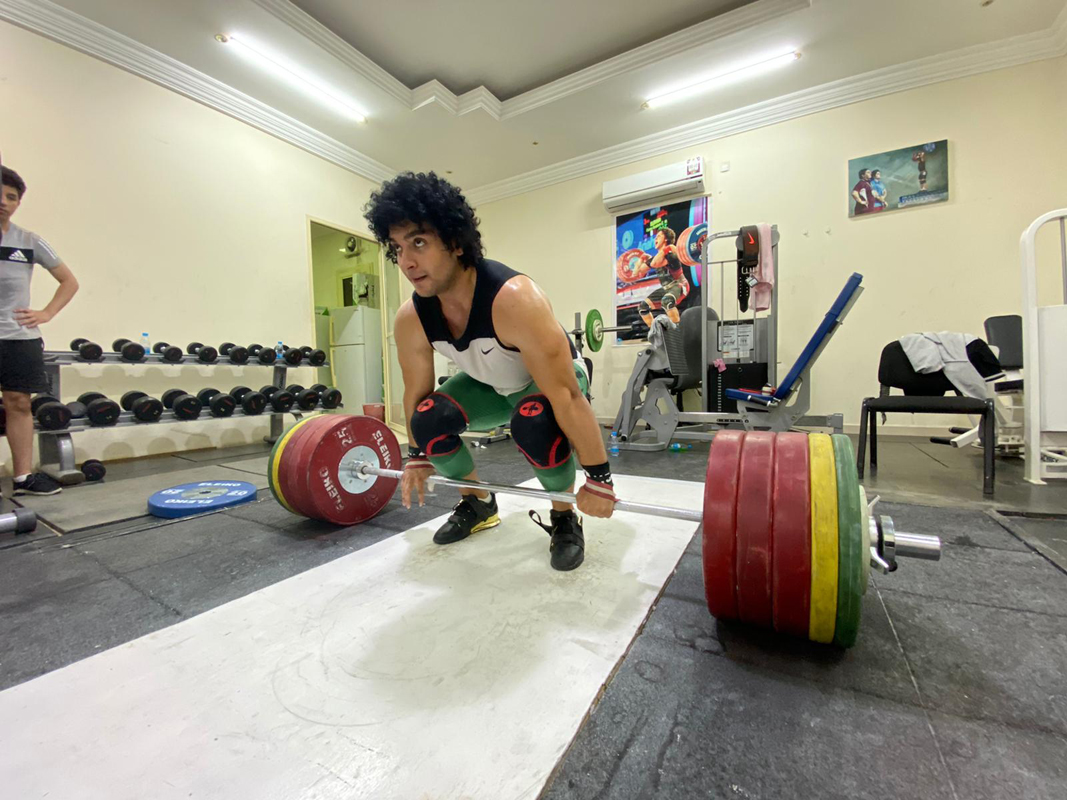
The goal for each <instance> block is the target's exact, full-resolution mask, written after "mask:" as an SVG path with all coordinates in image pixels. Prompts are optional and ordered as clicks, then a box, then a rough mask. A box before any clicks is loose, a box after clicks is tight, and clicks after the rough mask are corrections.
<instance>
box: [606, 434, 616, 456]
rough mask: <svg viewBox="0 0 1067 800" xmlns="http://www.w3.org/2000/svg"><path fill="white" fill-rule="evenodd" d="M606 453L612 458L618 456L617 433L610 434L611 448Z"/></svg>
mask: <svg viewBox="0 0 1067 800" xmlns="http://www.w3.org/2000/svg"><path fill="white" fill-rule="evenodd" d="M608 453H610V454H611V455H613V456H617V455H618V454H619V434H618V431H612V432H611V446H610V447H609V448H608Z"/></svg>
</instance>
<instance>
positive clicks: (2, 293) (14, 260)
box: [0, 223, 63, 339]
mask: <svg viewBox="0 0 1067 800" xmlns="http://www.w3.org/2000/svg"><path fill="white" fill-rule="evenodd" d="M62 263H63V262H62V261H61V260H60V258H59V256H57V255H56V251H55V250H53V249H52V248H51V246H50V245H49V244H48V242H46V241H45V240H44V239H42V238H41V237H40V236H38V235H37V234H36V233H33V232H31V231H28V230H25V229H24V228H20V227H19V226H18V225H16V224H15V223H11V227H10V228H8V230H7V233H5V234H4V235H3V241H0V339H40V338H41V329H40V328H24V327H22V326H21V325H19V324H18V323H17V322H15V309H16V308H29V307H30V277H31V276H32V275H33V265H34V264H40V265H41V266H42V267H45V268H46V269H55V268H56V267H58V266H59V265H60V264H62Z"/></svg>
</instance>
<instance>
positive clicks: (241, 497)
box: [148, 481, 256, 519]
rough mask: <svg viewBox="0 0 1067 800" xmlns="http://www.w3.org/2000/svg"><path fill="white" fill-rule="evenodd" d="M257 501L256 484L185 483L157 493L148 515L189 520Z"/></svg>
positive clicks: (233, 482) (150, 502) (149, 499)
mask: <svg viewBox="0 0 1067 800" xmlns="http://www.w3.org/2000/svg"><path fill="white" fill-rule="evenodd" d="M255 499H256V487H255V484H252V483H246V482H245V481H200V482H199V483H183V484H180V485H178V486H172V487H170V488H169V489H163V490H162V491H159V492H156V493H155V494H154V495H152V496H151V497H149V498H148V513H149V514H151V515H152V516H154V517H167V518H170V519H173V518H176V517H188V516H190V515H192V514H204V513H206V512H208V511H218V510H219V509H220V508H229V507H230V506H236V505H240V504H241V503H248V502H250V501H252V500H255Z"/></svg>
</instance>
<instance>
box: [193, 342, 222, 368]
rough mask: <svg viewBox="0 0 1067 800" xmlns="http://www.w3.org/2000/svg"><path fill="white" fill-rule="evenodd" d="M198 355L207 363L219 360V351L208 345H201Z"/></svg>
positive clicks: (199, 358) (198, 357)
mask: <svg viewBox="0 0 1067 800" xmlns="http://www.w3.org/2000/svg"><path fill="white" fill-rule="evenodd" d="M196 357H197V359H198V360H200V361H203V362H204V363H205V364H214V363H215V362H216V361H218V360H219V351H218V350H216V349H215V348H214V347H211V346H210V345H208V346H207V347H201V348H200V349H199V350H198V351H197V353H196Z"/></svg>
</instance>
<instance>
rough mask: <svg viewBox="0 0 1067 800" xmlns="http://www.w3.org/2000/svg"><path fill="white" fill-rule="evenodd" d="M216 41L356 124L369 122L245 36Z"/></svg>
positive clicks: (346, 103) (356, 111)
mask: <svg viewBox="0 0 1067 800" xmlns="http://www.w3.org/2000/svg"><path fill="white" fill-rule="evenodd" d="M215 39H217V40H218V41H220V42H222V43H223V44H226V45H231V46H233V48H234V49H235V50H236V51H237V52H239V53H240V54H241V55H243V56H244V57H245V58H248V59H249V60H251V61H254V62H255V63H256V64H258V65H259V66H260V67H262V68H263V69H265V70H267V71H268V72H273V73H274V74H275V75H277V76H278V77H280V78H283V79H284V80H286V81H288V82H289V83H290V84H292V85H293V86H296V87H297V88H299V89H301V90H302V91H304V92H306V93H307V94H310V95H312V96H313V97H315V98H316V99H317V100H319V101H320V102H321V103H323V104H325V105H327V106H329V107H330V108H332V109H334V110H335V111H340V112H341V113H342V114H344V115H345V116H348V117H351V118H352V119H354V120H355V121H356V122H366V121H367V117H366V115H365V114H364V113H363V112H362V111H360V110H359V109H357V108H354V107H353V106H352V104H351V103H348V102H346V101H345V100H342V99H341V98H339V97H337V96H336V95H334V94H332V93H331V92H330V91H329V90H328V89H326V88H324V87H323V86H321V85H320V84H318V83H316V82H315V81H314V80H312V79H311V78H308V77H305V76H304V75H301V74H300V72H299V71H298V68H293V67H290V66H288V65H287V64H285V63H283V62H282V61H281V60H280V59H279V58H277V57H276V56H273V55H268V54H267V53H266V52H264V50H263V49H262V48H261V47H260V46H259V45H258V44H253V43H252V42H251V41H250V40H249V39H247V38H245V37H244V36H240V37H238V36H235V35H232V34H225V33H220V34H218V35H217V36H216V37H215Z"/></svg>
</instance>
